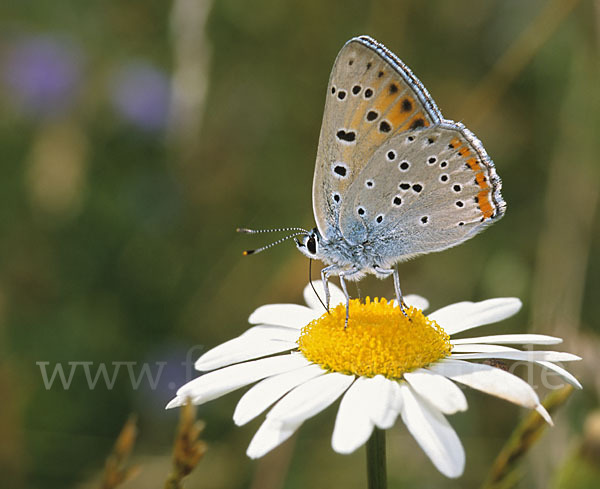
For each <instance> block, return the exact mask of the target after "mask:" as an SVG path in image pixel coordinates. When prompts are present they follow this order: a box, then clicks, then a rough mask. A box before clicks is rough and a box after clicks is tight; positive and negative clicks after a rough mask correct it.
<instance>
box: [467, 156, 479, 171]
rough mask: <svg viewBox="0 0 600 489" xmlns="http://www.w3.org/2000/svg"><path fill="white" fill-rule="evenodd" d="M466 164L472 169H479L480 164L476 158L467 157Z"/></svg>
mask: <svg viewBox="0 0 600 489" xmlns="http://www.w3.org/2000/svg"><path fill="white" fill-rule="evenodd" d="M467 165H469V168H470V169H471V170H473V171H479V170H481V166H479V164H478V163H477V158H469V159H468V160H467Z"/></svg>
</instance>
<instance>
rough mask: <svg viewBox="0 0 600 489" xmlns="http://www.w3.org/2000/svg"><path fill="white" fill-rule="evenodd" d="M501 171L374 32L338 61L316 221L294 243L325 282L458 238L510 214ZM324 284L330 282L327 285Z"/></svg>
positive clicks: (324, 130) (381, 272) (387, 269)
mask: <svg viewBox="0 0 600 489" xmlns="http://www.w3.org/2000/svg"><path fill="white" fill-rule="evenodd" d="M500 190H501V181H500V178H499V177H498V175H497V174H496V171H495V167H494V164H493V162H492V160H491V159H490V158H489V156H488V155H487V153H486V151H485V149H484V148H483V145H482V144H481V142H480V141H479V140H478V139H477V138H476V137H475V136H474V135H473V133H471V131H469V130H468V129H467V128H466V127H465V126H464V125H462V124H461V123H457V122H453V121H451V120H448V119H444V118H443V117H442V114H441V112H440V110H439V109H438V107H437V105H436V103H435V102H434V100H433V99H432V97H431V96H430V95H429V93H428V92H427V90H426V89H425V87H424V86H423V84H422V83H421V82H420V81H419V80H418V79H417V78H416V76H415V75H414V74H413V73H412V72H411V71H410V69H409V68H408V67H407V66H406V65H404V64H403V63H402V62H401V61H400V60H399V59H398V58H397V57H396V56H395V55H394V54H393V53H391V52H390V51H389V50H387V49H386V48H385V47H384V46H383V45H381V44H379V43H378V42H377V41H375V40H373V39H371V38H370V37H367V36H361V37H357V38H354V39H351V40H350V41H348V42H347V43H346V44H345V45H344V47H343V48H342V49H341V51H340V53H339V54H338V56H337V58H336V61H335V63H334V66H333V69H332V72H331V76H330V79H329V84H328V88H327V98H326V103H325V112H324V116H323V124H322V127H321V134H320V139H319V148H318V151H317V161H316V165H315V173H314V179H313V211H314V215H315V220H316V223H317V227H316V228H315V229H314V230H313V231H311V232H308V233H306V234H305V235H304V236H303V237H302V238H301V239H297V240H296V243H297V246H298V248H299V250H300V251H301V252H303V253H304V254H305V255H306V256H309V257H311V258H316V259H320V260H322V261H323V262H324V263H325V264H326V265H328V266H327V267H325V268H324V269H323V271H322V278H323V281H324V282H325V285H326V284H327V280H328V278H329V276H331V275H338V276H339V277H340V281H341V284H342V287H343V289H344V291H345V292H346V297H347V299H349V298H348V295H347V291H346V287H345V283H344V280H345V279H348V280H359V279H361V278H362V277H364V275H366V274H374V275H376V276H378V277H379V278H384V277H388V276H390V275H393V276H394V283H395V286H396V294H397V298H398V301H399V303H402V295H401V291H400V285H399V279H398V275H397V270H396V269H395V268H394V265H395V264H396V263H398V262H402V261H405V260H407V259H410V258H412V257H415V256H418V255H422V254H426V253H431V252H434V251H441V250H444V249H447V248H450V247H452V246H456V245H458V244H460V243H462V242H464V241H465V240H467V239H469V238H471V237H472V236H474V235H475V234H477V233H479V232H480V231H481V230H483V229H484V228H485V227H487V226H488V225H489V224H491V223H492V222H495V221H496V220H498V219H499V218H500V217H502V215H503V214H504V211H505V209H506V204H505V202H504V200H503V199H502V196H501V193H500ZM325 289H326V290H327V287H325Z"/></svg>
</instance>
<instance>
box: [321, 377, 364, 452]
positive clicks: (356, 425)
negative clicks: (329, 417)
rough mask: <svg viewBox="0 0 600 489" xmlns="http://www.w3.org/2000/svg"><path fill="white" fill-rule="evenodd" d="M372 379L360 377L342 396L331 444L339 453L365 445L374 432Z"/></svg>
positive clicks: (351, 450)
mask: <svg viewBox="0 0 600 489" xmlns="http://www.w3.org/2000/svg"><path fill="white" fill-rule="evenodd" d="M370 380H371V379H367V378H365V377H359V378H358V379H356V381H355V382H354V383H353V384H352V385H351V386H350V388H349V389H348V390H347V391H346V393H345V394H344V397H342V402H341V403H340V408H339V410H338V413H337V416H336V418H335V427H334V429H333V436H332V437H331V446H332V448H333V449H334V450H335V451H336V452H338V453H343V454H348V453H352V452H353V451H354V450H356V449H357V448H359V447H360V446H362V445H364V443H365V442H366V441H367V440H368V439H369V437H370V436H371V433H372V432H373V422H372V421H371V419H370V417H369V407H370V401H371V400H372V398H371V391H372V390H373V389H372V386H371V385H370V382H369V381H370Z"/></svg>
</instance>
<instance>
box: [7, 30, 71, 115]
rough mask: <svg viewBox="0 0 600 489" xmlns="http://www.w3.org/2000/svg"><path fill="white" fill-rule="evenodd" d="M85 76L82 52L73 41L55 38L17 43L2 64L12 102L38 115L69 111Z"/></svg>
mask: <svg viewBox="0 0 600 489" xmlns="http://www.w3.org/2000/svg"><path fill="white" fill-rule="evenodd" d="M81 76H82V56H81V52H80V50H79V49H78V48H77V46H75V45H74V44H73V43H72V42H71V41H68V40H65V39H60V38H57V37H52V36H32V37H24V38H21V39H18V40H16V41H15V42H14V43H13V44H12V45H10V46H9V47H8V49H7V51H6V56H5V57H4V59H3V63H2V78H3V79H4V83H5V84H6V86H7V88H8V91H9V96H10V99H11V100H12V101H13V102H14V103H15V104H16V105H17V107H18V108H19V109H21V110H23V111H24V112H26V113H29V114H32V115H35V116H54V115H58V114H61V113H63V112H65V111H66V110H68V109H69V108H70V107H71V106H72V104H73V102H74V100H75V98H76V94H77V89H78V85H79V82H80V81H81Z"/></svg>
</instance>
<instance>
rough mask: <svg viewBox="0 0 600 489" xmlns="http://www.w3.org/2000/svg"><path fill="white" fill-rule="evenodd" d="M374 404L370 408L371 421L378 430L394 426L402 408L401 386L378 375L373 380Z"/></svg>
mask: <svg viewBox="0 0 600 489" xmlns="http://www.w3.org/2000/svg"><path fill="white" fill-rule="evenodd" d="M371 382H372V384H373V393H372V395H373V402H372V404H371V408H370V416H371V420H372V421H373V423H374V424H375V426H377V427H378V428H381V429H382V430H387V429H389V428H391V427H392V426H394V423H395V422H396V418H397V417H398V414H400V409H401V408H402V394H401V393H400V385H399V384H398V382H396V381H394V380H389V379H386V378H385V377H384V376H383V375H377V376H375V377H373V378H372V379H371Z"/></svg>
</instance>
